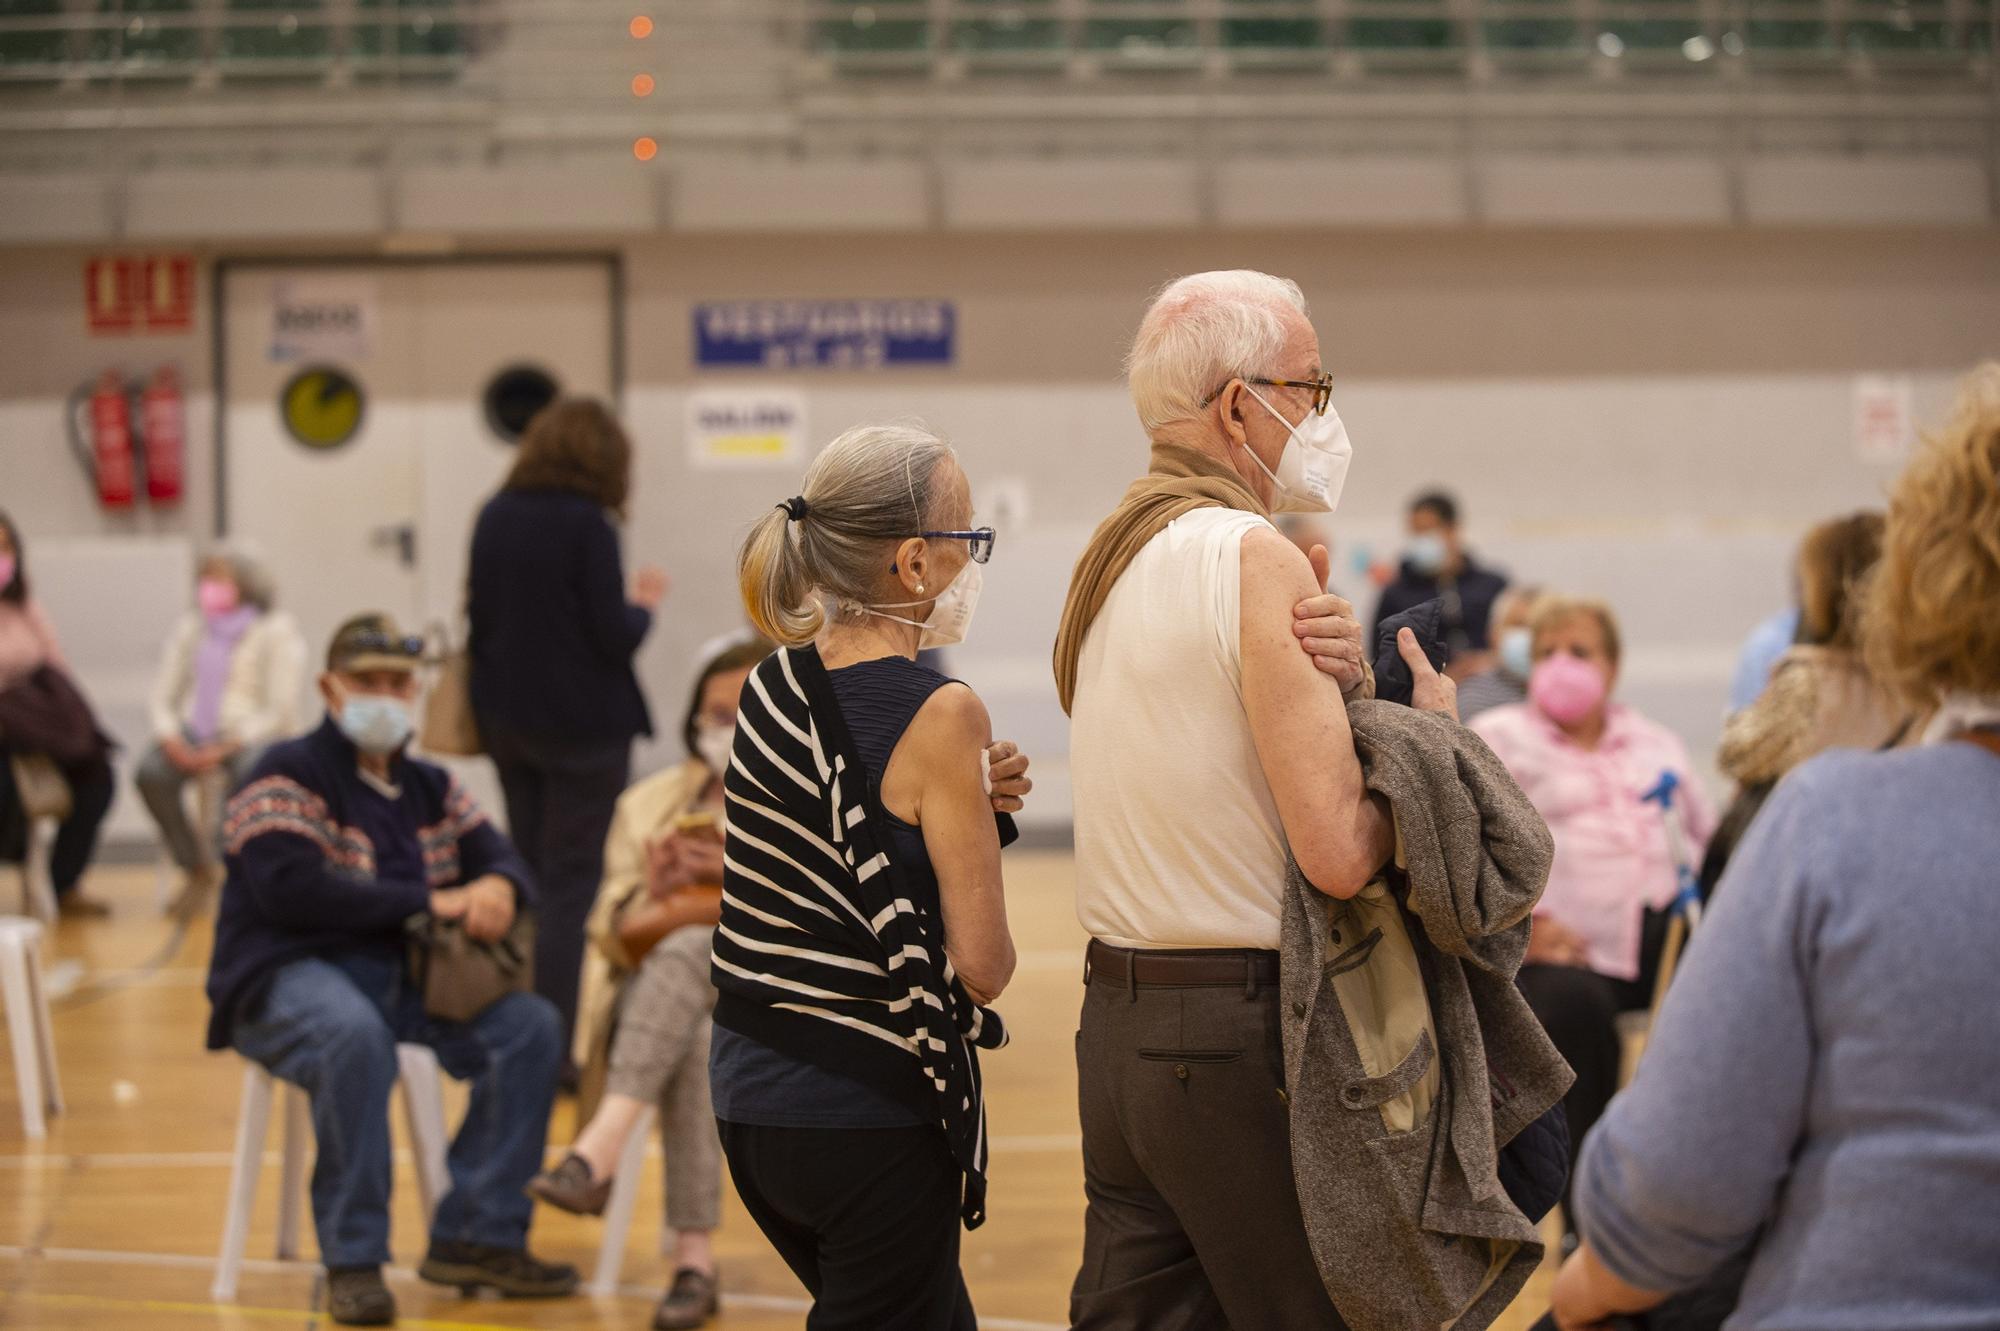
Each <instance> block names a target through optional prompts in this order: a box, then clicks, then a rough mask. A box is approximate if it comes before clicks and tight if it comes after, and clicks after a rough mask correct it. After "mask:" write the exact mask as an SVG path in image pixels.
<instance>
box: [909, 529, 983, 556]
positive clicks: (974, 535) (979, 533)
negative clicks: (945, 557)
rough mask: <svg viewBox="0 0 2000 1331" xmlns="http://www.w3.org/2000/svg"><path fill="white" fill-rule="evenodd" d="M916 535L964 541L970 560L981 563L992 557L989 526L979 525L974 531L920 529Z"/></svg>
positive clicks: (928, 538)
mask: <svg viewBox="0 0 2000 1331" xmlns="http://www.w3.org/2000/svg"><path fill="white" fill-rule="evenodd" d="M917 535H919V536H921V537H923V538H924V539H925V540H927V541H964V542H965V543H966V545H967V546H968V547H970V549H971V552H972V562H973V563H975V564H983V563H985V562H986V561H987V560H989V559H991V558H993V536H994V532H993V529H992V528H991V527H981V528H979V529H977V530H976V531H920V532H918V533H917Z"/></svg>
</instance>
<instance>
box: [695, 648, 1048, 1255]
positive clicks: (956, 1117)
mask: <svg viewBox="0 0 2000 1331" xmlns="http://www.w3.org/2000/svg"><path fill="white" fill-rule="evenodd" d="M875 784H876V783H875V782H874V781H871V780H870V779H869V777H868V774H867V768H866V766H865V765H864V764H863V763H862V762H861V759H860V755H859V753H858V752H857V750H856V749H855V746H854V741H853V738H852V737H851V735H850V734H849V732H848V729H847V724H846V722H845V720H843V719H842V717H841V713H840V706H839V703H838V701H837V700H836V699H835V697H834V692H833V684H832V681H831V680H830V679H829V678H828V677H827V673H826V667H825V666H824V665H823V664H822V663H821V661H820V657H819V653H818V651H817V650H815V649H814V648H811V647H804V648H796V649H783V650H780V651H777V652H774V653H772V655H771V656H769V657H768V658H766V659H765V660H764V661H763V663H762V664H760V665H759V666H758V667H757V669H756V670H755V671H753V672H752V673H751V676H750V681H749V683H748V684H746V685H745V686H744V689H743V698H742V702H741V706H740V710H739V711H738V712H737V717H736V747H735V749H734V750H733V751H732V753H731V755H730V761H729V771H728V772H727V773H726V775H725V776H724V779H723V790H724V793H725V795H726V798H727V806H728V815H727V817H728V838H727V843H726V844H727V855H726V858H725V863H724V870H723V880H722V921H721V923H720V925H718V926H717V928H716V931H715V959H714V963H713V966H712V968H711V975H712V978H713V979H714V982H715V987H716V989H717V990H718V991H719V995H720V996H719V998H718V1000H717V1002H716V1007H715V1022H716V1024H717V1025H719V1026H723V1027H726V1028H727V1029H729V1030H733V1031H736V1032H738V1033H739V1034H742V1035H746V1036H749V1037H750V1038H752V1039H755V1040H759V1041H761V1042H763V1043H764V1044H766V1045H769V1046H770V1047H772V1048H774V1049H778V1050H780V1051H782V1052H785V1053H788V1054H791V1055H792V1056H794V1057H797V1058H800V1059H803V1060H806V1061H808V1062H811V1063H815V1064H817V1065H820V1066H823V1067H830V1068H833V1069H834V1070H836V1071H839V1072H843V1073H845V1074H847V1075H849V1076H853V1077H858V1078H861V1079H864V1080H866V1081H868V1082H869V1083H870V1084H871V1085H878V1086H882V1087H884V1088H885V1089H888V1090H889V1091H890V1092H891V1093H895V1094H899V1095H900V1098H903V1099H906V1100H910V1101H911V1102H912V1103H913V1104H917V1105H923V1106H927V1107H928V1111H929V1112H932V1113H934V1114H935V1116H936V1120H937V1122H938V1125H939V1126H940V1127H941V1128H942V1129H943V1130H944V1133H945V1137H946V1140H947V1141H948V1142H949V1143H950V1146H951V1151H952V1155H953V1157H954V1158H955V1159H956V1160H957V1162H958V1165H959V1167H960V1168H961V1169H963V1170H964V1171H965V1199H964V1205H963V1207H962V1209H961V1216H962V1218H963V1219H964V1221H965V1226H966V1228H967V1229H976V1228H978V1227H979V1225H980V1224H981V1222H983V1221H984V1220H985V1218H986V1215H985V1211H986V1159H987V1142H986V1109H985V1103H984V1101H983V1099H982V1097H981V1093H980V1078H979V1055H978V1050H980V1049H997V1048H998V1047H1000V1046H1001V1045H1003V1044H1005V1043H1006V1040H1007V1032H1006V1028H1005V1026H1003V1025H1002V1023H1001V1021H1000V1017H999V1014H997V1013H995V1012H992V1011H990V1010H988V1009H985V1008H982V1007H980V1006H979V1005H978V1004H977V1003H975V1002H973V1001H972V999H971V997H970V996H969V995H968V994H967V993H966V992H965V986H964V985H962V984H960V983H959V981H958V978H957V977H956V975H954V974H953V972H952V968H951V962H950V960H949V959H948V958H947V957H946V956H945V952H944V921H943V919H942V917H941V915H940V913H939V908H938V903H937V902H936V901H935V900H913V899H912V893H911V892H910V890H909V889H908V888H907V886H906V884H905V876H904V873H903V871H902V869H901V867H900V866H899V865H897V863H896V861H895V858H894V857H893V856H892V855H891V854H890V850H889V848H890V845H891V841H890V839H889V836H888V834H887V832H886V830H885V829H884V826H883V818H884V816H885V815H884V814H883V811H882V806H881V802H880V799H879V797H878V794H877V791H876V789H875ZM1002 835H1003V838H1005V839H1011V837H1012V835H1013V826H1012V820H1011V819H1005V818H1003V819H1002Z"/></svg>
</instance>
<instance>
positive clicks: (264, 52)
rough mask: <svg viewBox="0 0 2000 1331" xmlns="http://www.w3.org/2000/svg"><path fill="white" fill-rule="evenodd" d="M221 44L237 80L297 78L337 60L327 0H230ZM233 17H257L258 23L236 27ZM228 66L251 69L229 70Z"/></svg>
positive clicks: (222, 53)
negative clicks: (328, 18) (237, 64)
mask: <svg viewBox="0 0 2000 1331" xmlns="http://www.w3.org/2000/svg"><path fill="white" fill-rule="evenodd" d="M227 11H228V12H227V14H225V15H224V18H223V25H222V39H221V41H220V43H219V45H218V50H219V51H220V53H221V56H222V59H223V60H224V62H225V67H224V73H226V74H228V75H229V76H230V77H232V78H245V77H248V78H259V77H277V78H286V77H293V76H295V75H297V74H303V73H309V72H311V71H313V70H314V69H315V68H316V67H319V66H324V65H326V64H328V63H330V62H331V60H332V58H333V33H332V30H331V29H330V28H329V27H328V26H327V21H326V6H325V3H324V0H228V5H227ZM231 15H255V16H257V19H258V22H256V23H254V24H251V23H232V22H230V21H229V17H230V16H231ZM228 62H242V63H243V64H244V65H245V66H248V68H243V69H229V68H228V67H227V63H228Z"/></svg>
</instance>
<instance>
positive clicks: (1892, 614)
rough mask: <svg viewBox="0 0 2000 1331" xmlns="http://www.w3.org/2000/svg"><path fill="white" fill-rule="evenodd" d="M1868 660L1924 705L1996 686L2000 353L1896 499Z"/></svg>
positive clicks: (1887, 682) (1872, 596)
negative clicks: (1952, 694)
mask: <svg viewBox="0 0 2000 1331" xmlns="http://www.w3.org/2000/svg"><path fill="white" fill-rule="evenodd" d="M1862 649H1863V652H1864V653H1865V656H1866V659H1867V662H1868V668H1869V669H1870V671H1872V672H1873V674H1874V675H1875V678H1876V679H1878V680H1880V681H1881V682H1882V684H1883V685H1884V686H1885V687H1887V688H1888V689H1890V690H1891V691H1893V692H1895V693H1897V694H1899V695H1900V696H1902V697H1903V698H1904V699H1905V700H1907V701H1908V702H1910V703H1912V704H1914V705H1916V706H1918V707H1930V706H1933V705H1935V704H1936V703H1937V702H1938V701H1939V700H1940V699H1941V698H1942V697H1943V696H1944V695H1945V694H1947V693H1975V694H1985V695H1993V694H2000V362H1996V361H1987V362H1985V363H1984V364H1982V365H1980V366H1979V368H1977V369H1976V370H1974V371H1973V372H1972V373H1971V374H1970V375H1968V376H1967V377H1966V379H1965V382H1964V383H1963V384H1962V385H1961V387H1960V390H1959V394H1958V401H1957V403H1956V405H1955V406H1954V408H1953V410H1952V415H1951V419H1950V420H1949V421H1947V422H1946V424H1945V426H1944V428H1943V429H1942V430H1939V431H1938V432H1937V433H1935V434H1932V435H1928V436H1926V438H1925V440H1924V444H1923V447H1922V448H1921V449H1920V450H1919V451H1918V453H1917V456H1916V458H1915V459H1914V460H1913V461H1912V462H1911V463H1910V465H1909V466H1908V467H1907V468H1906V469H1904V472H1903V474H1902V476H1901V478H1899V479H1898V480H1897V482H1896V488H1895V491H1894V493H1893V494H1891V495H1890V497H1889V522H1888V526H1887V528H1886V530H1885V531H1884V532H1883V537H1882V559H1881V562H1880V563H1879V564H1878V565H1877V566H1876V569H1875V575H1874V577H1873V578H1872V579H1871V580H1870V584H1869V589H1868V597H1867V605H1866V607H1865V610H1864V613H1863V620H1862Z"/></svg>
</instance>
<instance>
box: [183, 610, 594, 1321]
mask: <svg viewBox="0 0 2000 1331" xmlns="http://www.w3.org/2000/svg"><path fill="white" fill-rule="evenodd" d="M422 650H423V644H422V642H421V640H419V639H415V638H406V637H404V636H402V635H401V634H400V633H398V632H397V630H396V628H395V626H394V625H393V624H391V623H390V622H389V620H388V619H387V618H386V617H384V616H381V615H362V616H359V617H357V618H354V619H351V620H349V621H348V622H347V623H345V624H343V625H342V626H341V628H340V630H339V632H338V633H336V634H335V635H334V639H333V644H332V646H331V647H330V648H329V650H328V652H327V662H326V673H325V674H324V675H322V676H320V681H319V688H320V694H321V696H322V697H324V698H325V700H326V708H327V717H326V720H325V722H324V723H323V724H322V725H321V726H320V727H319V729H318V730H315V731H313V732H312V733H310V734H308V735H304V736H301V737H299V738H297V739H292V740H287V741H285V742H284V743H281V744H277V745H274V746H273V747H272V748H270V749H269V750H267V751H266V752H265V754H264V756H263V758H262V759H260V760H259V761H258V763H257V766H256V768H255V769H254V770H253V771H252V773H251V775H250V779H249V781H248V783H247V784H246V785H245V786H244V787H243V788H242V789H241V790H240V791H238V792H237V793H236V796H235V798H233V799H232V800H230V802H229V809H228V813H227V816H226V817H225V819H224V836H225V840H226V849H227V852H228V860H227V865H228V878H227V880H226V882H225V884H224V887H223V892H222V905H221V910H220V912H219V914H218V917H217V920H216V927H215V954H214V958H213V960H212V961H211V962H210V966H209V975H208V997H209V1001H210V1003H211V1004H212V1005H213V1016H212V1018H211V1020H210V1022H209V1028H208V1047H209V1048H210V1049H229V1048H234V1049H235V1050H236V1051H237V1052H239V1053H241V1054H242V1055H243V1056H244V1057H245V1058H248V1059H251V1060H252V1061H254V1062H256V1063H259V1064H261V1065H262V1066H263V1067H265V1068H267V1069H268V1070H269V1071H270V1072H271V1074H272V1075H273V1076H276V1077H280V1078H282V1079H283V1080H285V1081H288V1082H291V1083H293V1084H294V1085H297V1086H300V1087H302V1088H303V1089H304V1090H305V1092H306V1094H307V1095H308V1096H309V1097H310V1098H311V1101H312V1118H313V1132H314V1136H315V1137H316V1138H317V1140H318V1159H317V1160H316V1161H315V1163H314V1165H313V1180H312V1203H313V1223H314V1226H315V1227H316V1228H317V1230H318V1232H319V1247H320V1256H321V1260H322V1261H324V1262H325V1264H326V1268H327V1302H328V1311H329V1312H330V1314H331V1315H332V1317H333V1320H334V1321H336V1322H339V1323H341V1324H343V1325H348V1326H377V1325H384V1324H386V1323H388V1322H390V1321H393V1320H394V1318H395V1315H396V1305H395V1300H394V1299H392V1298H391V1297H390V1295H389V1291H388V1290H387V1289H386V1288H385V1287H384V1286H383V1284H382V1275H381V1265H382V1263H383V1262H385V1261H387V1260H388V1259H389V1180H390V1153H389V1092H390V1091H391V1090H392V1089H394V1087H395V1085H396V1077H397V1060H396V1045H397V1044H398V1042H413V1043H418V1044H424V1045H428V1046H430V1048H431V1049H433V1050H435V1051H436V1053H437V1056H438V1061H439V1063H441V1064H442V1065H443V1067H444V1070H445V1071H446V1072H449V1073H450V1074H451V1075H452V1076H454V1077H458V1078H460V1079H462V1080H470V1081H471V1082H472V1101H471V1105H470V1107H469V1108H468V1109H467V1111H466V1115H465V1121H464V1123H463V1124H461V1125H460V1128H459V1132H458V1136H457V1139H456V1140H455V1141H454V1142H453V1143H452V1147H451V1155H450V1168H451V1191H450V1192H448V1193H446V1194H445V1196H444V1197H443V1198H442V1199H440V1200H439V1202H438V1206H437V1216H436V1219H435V1221H434V1223H433V1225H432V1229H431V1244H430V1253H429V1255H428V1256H427V1257H426V1258H425V1259H424V1264H423V1266H422V1268H421V1269H420V1271H419V1273H418V1274H420V1275H421V1276H423V1278H424V1279H426V1280H429V1281H432V1282H435V1283H437V1284H443V1285H455V1286H459V1287H461V1288H471V1287H488V1288H492V1289H497V1290H499V1291H500V1292H501V1293H502V1294H508V1295H515V1296H524V1297H535V1296H548V1295H559V1294H567V1293H569V1292H570V1291H571V1290H572V1289H574V1288H575V1286H576V1280H577V1275H576V1271H575V1269H574V1268H573V1267H569V1266H561V1265H551V1264H549V1263H545V1262H539V1261H536V1260H535V1259H534V1258H533V1257H531V1256H529V1255H528V1252H527V1250H526V1241H527V1233H528V1220H529V1217H530V1215H531V1214H532V1212H533V1209H534V1206H533V1203H532V1202H531V1201H530V1200H529V1199H528V1195H527V1193H526V1192H525V1190H524V1189H525V1188H526V1186H527V1182H528V1180H529V1179H530V1178H531V1177H532V1176H533V1175H534V1173H535V1170H536V1169H537V1168H538V1167H539V1166H540V1164H541V1158H542V1147H543V1143H544V1141H545V1140H546V1136H547V1132H548V1121H549V1109H550V1105H551V1103H552V1101H553V1100H554V1097H555V1086H556V1072H557V1068H558V1066H559V1064H560V1063H561V1059H562V1034H561V1024H560V1021H559V1020H558V1018H557V1016H556V1011H555V1008H554V1007H553V1006H552V1005H551V1004H550V1003H549V1002H548V1001H547V1000H546V999H543V998H539V997H537V996H535V995H533V994H526V993H513V994H508V995H507V996H506V997H504V998H502V999H501V1000H500V1001H498V1002H496V1003H494V1004H493V1005H491V1006H490V1007H488V1008H487V1009H486V1010H485V1011H483V1012H481V1013H480V1014H479V1016H478V1017H476V1018H474V1019H473V1020H472V1021H470V1022H465V1023H459V1022H450V1021H444V1020H441V1019H438V1018H434V1017H430V1016H428V1015H426V1014H425V1012H424V1000H423V995H422V993H421V992H420V991H419V990H418V989H416V988H415V987H414V986H413V985H411V984H410V983H409V982H408V978H407V976H406V974H405V964H404V950H405V949H404V935H403V924H404V921H405V920H407V919H408V918H409V917H410V916H412V915H417V914H420V913H422V912H425V911H429V912H430V913H431V914H433V915H435V916H439V917H442V918H446V919H463V920H464V921H465V931H466V933H467V934H468V935H470V936H471V937H472V938H475V939H481V940H492V939H497V938H499V937H501V936H502V935H503V934H505V933H506V932H507V930H508V928H509V927H510V926H511V925H512V923H513V920H514V914H515V912H516V911H517V910H519V909H521V908H523V907H525V906H527V905H529V904H531V903H532V900H533V897H532V893H531V890H530V888H529V883H528V873H527V869H526V867H525V866H524V865H523V864H522V863H521V860H520V857H519V856H518V855H516V854H515V853H514V849H513V847H512V846H511V845H509V844H508V842H507V838H506V837H504V836H502V835H501V834H500V832H499V831H498V830H497V829H495V828H494V827H493V826H492V824H490V823H488V822H487V821H486V816H485V815H484V814H482V813H481V812H480V811H479V809H478V808H477V807H476V806H475V805H474V804H473V803H472V801H471V799H470V798H469V797H468V796H467V795H466V794H465V792H464V790H462V789H461V788H460V787H459V785H458V783H457V781H456V780H455V779H454V778H453V777H452V776H451V774H450V773H448V772H446V771H445V770H444V769H442V768H439V767H434V766H432V765H431V764H429V763H424V762H418V761H416V760H415V759H412V758H410V757H408V756H407V755H406V754H405V753H404V749H405V746H406V745H407V744H408V743H409V739H410V734H411V730H412V726H413V723H412V720H411V704H412V701H413V700H414V699H415V697H416V694H417V674H416V672H417V666H418V663H419V661H420V659H421V656H422Z"/></svg>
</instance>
